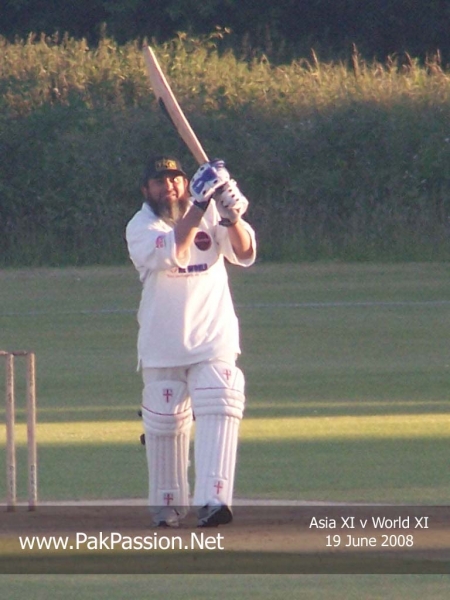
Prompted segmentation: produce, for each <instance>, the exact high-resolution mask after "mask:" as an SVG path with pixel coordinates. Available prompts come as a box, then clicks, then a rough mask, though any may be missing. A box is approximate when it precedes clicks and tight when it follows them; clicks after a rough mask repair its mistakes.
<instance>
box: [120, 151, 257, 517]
mask: <svg viewBox="0 0 450 600" xmlns="http://www.w3.org/2000/svg"><path fill="white" fill-rule="evenodd" d="M141 190H142V194H143V200H144V202H143V205H142V208H141V209H140V210H139V211H138V212H137V213H136V214H135V215H134V217H133V218H132V219H131V221H130V222H129V223H128V225H127V228H126V240H127V245H128V251H129V255H130V258H131V260H132V262H133V264H134V266H135V267H136V269H137V271H138V273H139V277H140V281H141V283H142V296H141V301H140V306H139V311H138V325H139V333H138V360H139V366H140V369H141V372H142V379H143V398H142V417H143V426H144V432H145V447H146V456H147V465H148V475H149V505H150V509H151V511H152V514H153V521H154V524H155V526H161V527H177V526H178V525H179V523H180V520H181V519H182V518H183V517H185V516H186V514H187V513H188V510H189V505H190V497H189V496H190V494H189V484H188V462H189V442H190V433H191V427H192V425H193V422H194V420H195V457H194V458H195V488H194V495H193V499H192V504H193V506H194V507H195V509H196V510H197V515H198V526H199V527H215V526H218V525H223V524H226V523H229V522H230V521H231V520H232V518H233V515H232V502H233V487H234V476H235V465H236V452H237V444H238V431H239V425H240V421H241V419H242V416H243V412H244V403H245V395H244V376H243V373H242V371H241V370H240V369H239V367H238V366H237V365H236V360H237V357H238V355H239V354H240V345H239V325H238V320H237V317H236V314H235V311H234V306H233V301H232V297H231V293H230V289H229V284H228V275H227V270H226V267H225V261H228V262H230V263H232V264H235V265H240V266H242V267H249V266H251V265H252V264H253V263H254V261H255V257H256V242H255V233H254V231H253V229H252V227H251V226H250V225H249V224H248V223H247V222H246V221H244V220H243V218H242V217H243V215H244V213H245V212H246V210H247V207H248V200H247V199H246V197H245V196H244V195H243V194H242V192H241V191H240V190H239V187H238V185H237V183H236V181H235V180H234V179H231V177H230V173H229V172H228V170H227V168H226V166H225V163H224V162H223V161H222V160H213V161H210V162H208V163H205V164H204V165H202V166H201V167H200V168H199V169H198V170H197V172H196V173H195V175H194V176H193V177H192V179H191V181H190V182H189V180H188V177H187V175H186V173H185V171H184V169H183V167H182V166H181V164H180V162H179V161H178V160H177V159H176V158H173V157H171V156H157V157H155V158H152V159H151V160H150V161H149V163H148V164H147V166H146V168H145V170H144V174H143V178H142V182H141Z"/></svg>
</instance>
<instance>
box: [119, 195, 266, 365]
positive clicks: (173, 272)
mask: <svg viewBox="0 0 450 600" xmlns="http://www.w3.org/2000/svg"><path fill="white" fill-rule="evenodd" d="M219 219H220V217H219V214H218V212H217V209H216V208H215V206H214V204H213V203H211V205H210V206H209V208H208V210H207V211H206V213H205V215H204V217H203V218H202V220H201V222H200V225H199V231H198V233H197V234H196V237H195V241H194V243H193V244H192V246H191V248H190V256H189V257H187V259H186V262H185V263H183V264H181V263H180V262H179V261H178V260H177V258H176V253H175V235H174V232H173V229H172V227H171V226H170V225H168V224H167V223H165V222H164V221H163V220H161V219H160V218H159V217H157V216H155V214H154V213H153V211H152V210H151V208H150V207H149V206H148V205H147V204H146V203H144V204H143V206H142V208H141V210H140V211H138V212H137V213H136V214H135V216H134V217H133V218H132V219H131V221H130V222H129V223H128V225H127V228H126V239H127V244H128V251H129V254H130V258H131V260H132V261H133V264H134V266H135V267H136V269H137V270H138V272H139V277H140V280H141V282H142V286H143V287H142V296H141V302H140V305H139V311H138V323H139V334H138V359H139V364H140V366H141V367H144V368H145V367H176V366H183V365H191V364H195V363H198V362H202V361H205V360H210V359H213V358H219V357H224V356H230V354H238V353H240V347H239V325H238V320H237V317H236V314H235V311H234V307H233V301H232V298H231V293H230V289H229V285H228V274H227V271H226V268H225V261H224V258H226V259H227V260H228V261H229V262H231V263H233V264H236V265H241V266H243V267H248V266H250V265H252V264H253V263H254V261H255V248H256V242H255V234H254V231H253V229H252V227H251V226H250V225H249V224H248V223H246V222H244V221H243V224H244V226H245V227H246V229H247V231H248V232H249V233H250V235H251V237H252V240H253V249H254V255H253V257H252V258H250V259H248V260H239V259H238V258H237V257H236V255H235V254H234V251H233V248H232V246H231V243H230V240H229V236H228V232H227V228H226V227H222V226H221V225H219Z"/></svg>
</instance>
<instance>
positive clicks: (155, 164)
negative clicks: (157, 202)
mask: <svg viewBox="0 0 450 600" xmlns="http://www.w3.org/2000/svg"><path fill="white" fill-rule="evenodd" d="M165 173H173V174H176V175H183V176H184V177H187V175H186V173H185V171H184V169H183V167H182V166H181V163H180V161H179V160H178V159H177V158H173V157H172V156H155V157H153V158H151V159H150V160H149V161H148V163H147V166H146V167H145V169H144V172H143V173H142V179H143V183H147V181H148V180H149V179H156V178H157V177H160V176H161V175H163V174H165Z"/></svg>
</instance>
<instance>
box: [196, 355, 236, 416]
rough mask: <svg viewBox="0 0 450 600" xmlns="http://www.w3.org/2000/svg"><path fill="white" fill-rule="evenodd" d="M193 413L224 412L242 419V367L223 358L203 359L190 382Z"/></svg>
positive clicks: (222, 413)
mask: <svg viewBox="0 0 450 600" xmlns="http://www.w3.org/2000/svg"><path fill="white" fill-rule="evenodd" d="M189 389H190V393H191V397H192V405H193V409H194V413H195V415H196V416H201V415H202V416H206V415H227V416H230V417H235V418H237V419H239V420H240V419H242V417H243V414H244V405H245V395H244V391H245V381H244V375H243V373H242V371H241V370H240V369H239V368H238V367H236V366H235V365H231V364H228V363H225V362H221V361H218V362H212V363H204V364H203V365H201V366H200V367H199V370H198V371H197V373H196V376H195V377H194V381H193V382H190V386H189Z"/></svg>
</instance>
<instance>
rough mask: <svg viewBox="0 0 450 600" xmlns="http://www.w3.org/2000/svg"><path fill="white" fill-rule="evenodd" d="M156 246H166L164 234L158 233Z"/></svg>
mask: <svg viewBox="0 0 450 600" xmlns="http://www.w3.org/2000/svg"><path fill="white" fill-rule="evenodd" d="M155 246H156V248H165V247H166V236H165V235H158V237H157V238H156V242H155Z"/></svg>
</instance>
